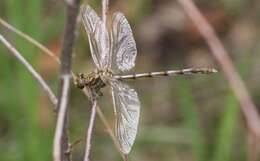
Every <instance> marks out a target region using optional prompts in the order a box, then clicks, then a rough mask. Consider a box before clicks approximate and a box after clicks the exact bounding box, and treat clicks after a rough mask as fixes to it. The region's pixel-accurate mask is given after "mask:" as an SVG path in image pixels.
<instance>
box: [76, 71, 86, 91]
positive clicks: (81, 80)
mask: <svg viewBox="0 0 260 161" xmlns="http://www.w3.org/2000/svg"><path fill="white" fill-rule="evenodd" d="M74 84H75V85H76V87H78V88H79V89H83V88H84V87H85V86H86V78H85V75H84V74H83V73H78V74H77V75H76V79H75V82H74Z"/></svg>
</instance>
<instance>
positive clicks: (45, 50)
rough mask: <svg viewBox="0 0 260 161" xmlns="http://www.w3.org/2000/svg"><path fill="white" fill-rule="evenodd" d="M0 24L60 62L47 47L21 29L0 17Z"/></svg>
mask: <svg viewBox="0 0 260 161" xmlns="http://www.w3.org/2000/svg"><path fill="white" fill-rule="evenodd" d="M0 24H2V25H3V26H4V27H6V28H7V29H9V30H10V31H12V32H14V33H16V34H17V35H19V36H21V37H23V38H24V39H25V40H27V41H29V42H30V43H32V44H34V45H35V46H37V47H38V48H39V49H41V50H42V51H44V52H45V53H47V54H48V55H49V56H50V57H52V58H53V59H54V60H56V61H57V62H58V63H60V60H59V58H58V57H56V56H55V55H54V54H53V53H52V52H51V51H50V50H49V49H48V48H46V47H45V46H43V45H42V44H41V43H39V42H38V41H36V40H35V39H33V38H32V37H30V36H28V35H27V34H25V33H23V32H22V31H19V30H17V29H16V28H15V27H13V26H12V25H10V24H9V23H7V22H6V21H4V20H3V19H1V18H0Z"/></svg>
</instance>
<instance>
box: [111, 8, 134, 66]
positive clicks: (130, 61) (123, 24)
mask: <svg viewBox="0 0 260 161" xmlns="http://www.w3.org/2000/svg"><path fill="white" fill-rule="evenodd" d="M112 25H113V26H112V36H111V37H112V38H111V39H112V52H113V56H114V58H113V61H115V62H116V65H117V68H118V69H119V70H121V71H127V70H130V69H131V68H133V67H134V66H135V59H136V55H137V49H136V43H135V40H134V37H133V33H132V29H131V27H130V25H129V23H128V21H127V19H126V18H125V16H124V14H123V13H120V12H116V13H115V14H114V15H113V22H112Z"/></svg>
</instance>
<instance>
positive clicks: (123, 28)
mask: <svg viewBox="0 0 260 161" xmlns="http://www.w3.org/2000/svg"><path fill="white" fill-rule="evenodd" d="M103 6H106V5H103ZM81 14H82V21H83V23H84V26H85V29H86V32H87V34H88V39H89V43H90V50H91V55H92V58H93V60H94V63H95V65H96V67H97V69H96V70H95V71H94V72H91V73H90V74H88V75H85V74H78V75H77V77H76V80H75V84H76V86H77V87H78V88H80V89H83V88H87V89H88V90H89V91H90V93H91V97H92V99H97V98H98V97H100V96H102V92H101V89H102V88H104V87H105V86H109V87H111V93H112V98H113V105H114V112H115V114H116V126H115V129H116V137H117V139H118V143H119V146H120V150H121V151H122V152H123V153H124V154H128V153H129V152H130V151H131V148H132V146H133V143H134V141H135V138H136V134H137V127H138V122H139V116H140V101H139V98H138V95H137V93H136V91H135V90H134V89H132V88H130V87H129V86H128V85H126V84H125V83H123V81H124V80H127V79H137V78H143V77H156V76H171V75H181V74H197V73H201V74H210V73H215V72H217V71H216V70H215V69H210V68H197V69H193V68H190V69H182V70H169V71H163V72H151V73H143V74H132V75H118V74H116V73H120V72H125V71H129V70H130V69H132V68H133V67H134V66H135V59H136V55H137V49H136V43H135V40H134V37H133V33H132V30H131V27H130V25H129V23H128V21H127V19H126V18H125V16H124V14H123V13H120V12H116V13H114V15H113V19H112V29H111V31H109V30H108V28H107V22H106V21H107V18H106V9H105V10H104V9H103V14H102V19H101V18H100V17H99V16H98V15H97V14H96V12H95V11H94V10H93V9H92V8H91V7H90V6H88V5H83V6H82V8H81Z"/></svg>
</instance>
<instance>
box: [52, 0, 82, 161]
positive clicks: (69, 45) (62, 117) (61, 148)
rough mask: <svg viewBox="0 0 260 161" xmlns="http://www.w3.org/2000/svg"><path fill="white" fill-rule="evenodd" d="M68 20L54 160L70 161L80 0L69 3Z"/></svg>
mask: <svg viewBox="0 0 260 161" xmlns="http://www.w3.org/2000/svg"><path fill="white" fill-rule="evenodd" d="M67 11H68V12H67V22H66V25H65V33H64V38H63V44H62V51H61V52H62V54H61V69H60V87H59V91H60V92H59V99H58V107H57V108H58V111H59V112H58V118H57V124H56V130H55V137H54V145H53V160H54V161H70V158H71V157H70V153H66V152H68V151H70V150H69V136H68V117H67V113H68V101H69V91H70V80H71V62H72V61H71V59H72V51H73V46H74V40H75V30H76V24H77V17H78V12H79V0H71V3H70V4H67Z"/></svg>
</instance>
